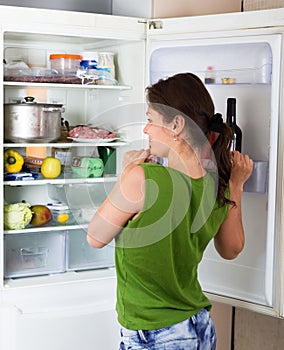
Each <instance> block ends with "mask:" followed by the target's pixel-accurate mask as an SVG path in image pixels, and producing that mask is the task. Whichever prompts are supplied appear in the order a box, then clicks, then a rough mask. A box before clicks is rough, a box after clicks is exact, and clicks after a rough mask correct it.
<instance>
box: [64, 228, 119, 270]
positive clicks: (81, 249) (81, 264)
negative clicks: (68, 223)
mask: <svg viewBox="0 0 284 350" xmlns="http://www.w3.org/2000/svg"><path fill="white" fill-rule="evenodd" d="M66 258H67V267H66V269H67V270H69V271H70V270H72V271H74V270H87V269H100V268H106V267H113V266H114V247H113V246H112V245H107V246H105V247H104V248H101V249H95V248H92V247H91V246H90V245H89V244H88V242H87V239H86V231H85V230H84V229H80V230H72V231H68V233H67V240H66Z"/></svg>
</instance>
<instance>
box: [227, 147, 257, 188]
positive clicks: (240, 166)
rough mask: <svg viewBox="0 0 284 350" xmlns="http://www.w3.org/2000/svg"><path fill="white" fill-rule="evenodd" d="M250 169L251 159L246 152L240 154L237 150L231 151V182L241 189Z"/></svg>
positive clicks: (251, 165)
mask: <svg viewBox="0 0 284 350" xmlns="http://www.w3.org/2000/svg"><path fill="white" fill-rule="evenodd" d="M252 170H253V161H252V159H251V158H250V157H249V156H248V155H247V154H242V153H240V152H238V151H233V152H232V170H231V176H230V182H231V183H233V184H234V185H235V186H236V187H240V188H241V189H243V185H244V183H245V182H246V181H247V180H248V178H249V177H250V176H251V173H252Z"/></svg>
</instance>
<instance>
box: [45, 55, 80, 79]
mask: <svg viewBox="0 0 284 350" xmlns="http://www.w3.org/2000/svg"><path fill="white" fill-rule="evenodd" d="M49 59H50V66H51V69H54V70H56V71H57V72H58V73H60V74H63V75H64V74H68V75H69V74H72V75H73V74H74V75H76V73H77V70H78V69H79V68H80V62H81V60H82V56H81V55H70V54H52V55H50V56H49Z"/></svg>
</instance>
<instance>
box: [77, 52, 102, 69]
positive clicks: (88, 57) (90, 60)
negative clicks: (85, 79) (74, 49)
mask: <svg viewBox="0 0 284 350" xmlns="http://www.w3.org/2000/svg"><path fill="white" fill-rule="evenodd" d="M80 55H81V56H82V60H81V62H80V67H81V68H82V69H96V67H97V64H98V53H97V52H90V51H84V52H81V53H80Z"/></svg>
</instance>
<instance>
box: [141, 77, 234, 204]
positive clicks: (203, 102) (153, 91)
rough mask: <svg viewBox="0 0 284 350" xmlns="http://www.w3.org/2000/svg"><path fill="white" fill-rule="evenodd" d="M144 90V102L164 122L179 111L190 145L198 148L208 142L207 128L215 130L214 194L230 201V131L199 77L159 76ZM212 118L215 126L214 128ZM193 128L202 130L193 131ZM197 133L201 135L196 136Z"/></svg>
mask: <svg viewBox="0 0 284 350" xmlns="http://www.w3.org/2000/svg"><path fill="white" fill-rule="evenodd" d="M146 92H147V102H148V103H149V104H150V105H151V107H152V108H153V109H154V110H156V111H157V112H159V113H161V114H162V115H163V117H164V120H165V122H167V123H169V122H171V121H172V120H173V118H174V117H175V115H176V114H177V111H178V113H180V114H181V115H183V117H184V119H185V122H186V126H187V127H188V128H187V129H188V131H189V133H190V142H191V146H197V147H199V148H200V149H202V148H203V147H204V146H205V145H204V143H205V142H206V143H208V140H209V137H210V135H211V132H212V131H218V134H219V135H218V137H217V139H216V141H215V142H214V143H213V145H212V150H213V152H214V156H215V159H216V165H217V169H218V191H217V196H218V198H219V199H220V200H221V203H223V204H225V203H230V204H233V202H232V201H230V199H228V198H226V196H225V194H226V189H227V186H228V182H229V179H230V174H231V167H232V162H231V157H232V155H231V151H230V147H231V142H232V137H233V135H232V131H231V129H230V127H229V126H228V125H227V124H226V123H224V122H223V121H222V119H221V120H220V115H219V116H218V117H219V119H218V118H216V115H214V114H215V107H214V103H213V101H212V98H211V96H210V94H209V92H208V91H207V89H206V87H205V86H204V84H203V83H202V81H201V80H200V79H199V78H198V77H197V76H196V75H194V74H192V73H180V74H176V75H174V76H172V77H169V78H167V79H162V80H159V81H158V82H157V83H155V84H153V85H152V86H149V87H148V88H147V89H146ZM169 107H170V108H169ZM216 119H217V121H218V127H217V129H218V130H215V128H214V125H216ZM191 121H193V122H194V123H192V122H191ZM193 125H195V127H193ZM189 126H190V127H189ZM194 129H195V130H194ZM197 129H198V130H201V131H202V133H200V131H198V132H195V131H197ZM201 134H202V135H203V136H204V135H205V137H200V135H201Z"/></svg>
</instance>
